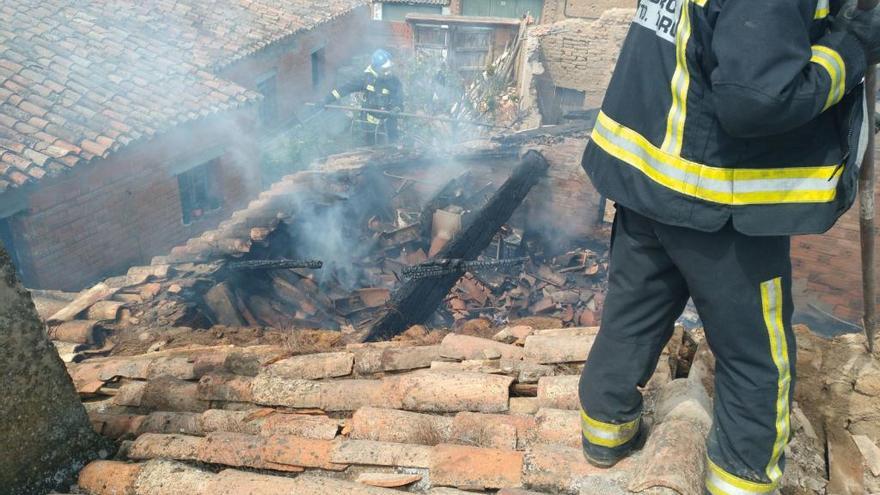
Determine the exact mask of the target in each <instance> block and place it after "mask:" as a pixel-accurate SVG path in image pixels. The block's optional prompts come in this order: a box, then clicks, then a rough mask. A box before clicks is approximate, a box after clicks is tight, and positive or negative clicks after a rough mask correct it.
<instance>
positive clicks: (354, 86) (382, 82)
mask: <svg viewBox="0 0 880 495" xmlns="http://www.w3.org/2000/svg"><path fill="white" fill-rule="evenodd" d="M371 62H372V63H371V64H370V65H369V67H367V68H366V70H364V72H363V74H361V75H360V76H358V77H357V78H355V79H353V80H351V81H348V82H347V83H345V84H343V85H341V86H339V87H338V88H336V89H334V90H333V91H331V92H330V94H329V95H327V97H326V98H324V104H330V103H335V102H336V101H338V100H339V99H341V98H343V97H345V96H348V95H350V94H351V93H364V105H363V108H364V112H362V113H361V115H360V117H359V119H358V121H357V122H355V124H356V125H358V124H359V127H360V130H362V131H363V132H364V134H365V135H366V144H367V145H368V146H369V145H373V144H376V138H377V136H379V135H381V134H385V135H386V136H387V138H388V142H389V143H394V142H396V141H397V139H398V137H399V134H398V130H397V118H396V117H394V116H388V115H385V114H379V113H371V112H370V111H369V110H370V109H374V110H385V111H390V112H400V111H402V110H403V87H402V85H401V83H400V79H398V78H397V76H395V75H394V73H393V67H394V64H393V62H392V61H391V54H390V53H388V52H387V51H385V50H376V51H375V52H374V53H373V57H372V61H371Z"/></svg>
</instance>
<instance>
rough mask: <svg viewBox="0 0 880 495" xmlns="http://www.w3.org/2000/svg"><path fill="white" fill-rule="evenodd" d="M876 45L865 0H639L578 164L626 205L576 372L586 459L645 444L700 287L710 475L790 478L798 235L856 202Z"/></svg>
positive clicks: (599, 460) (745, 484)
mask: <svg viewBox="0 0 880 495" xmlns="http://www.w3.org/2000/svg"><path fill="white" fill-rule="evenodd" d="M878 60H880V10H878V9H874V10H872V11H867V12H862V11H857V10H856V8H855V1H854V0H853V1H852V2H851V3H847V4H845V5H838V4H836V2H835V0H831V1H830V2H829V0H677V1H676V0H641V1H640V2H639V5H638V9H637V12H636V16H635V19H634V21H633V24H632V26H631V27H630V30H629V33H628V35H627V38H626V40H625V42H624V45H623V48H622V51H621V53H620V58H619V60H618V62H617V67H616V69H615V72H614V76H613V78H612V81H611V84H610V86H609V88H608V92H607V94H606V97H605V101H604V103H603V105H602V111H601V112H600V114H599V116H598V119H597V122H596V125H595V128H594V130H593V133H592V138H591V140H590V143H589V145H588V146H587V149H586V151H585V152H584V157H583V162H582V164H583V167H584V169H585V170H586V172H587V174H588V175H589V176H590V178H591V180H592V182H593V184H594V185H595V187H596V188H597V189H598V190H599V192H600V193H602V194H603V195H604V196H606V197H608V198H610V199H611V200H613V201H614V202H616V204H617V215H616V218H615V221H614V229H613V234H612V244H611V246H612V247H611V270H610V274H609V289H608V295H607V298H606V305H605V309H604V315H603V319H602V326H601V329H600V331H599V334H598V336H597V338H596V341H595V344H594V346H593V347H592V350H591V352H590V356H589V358H588V362H587V365H586V367H585V369H584V372H583V375H582V377H581V381H580V388H579V393H580V400H581V409H582V411H581V420H582V421H581V423H582V430H583V431H582V433H583V436H582V441H583V447H584V455H585V457H586V458H587V460H588V461H590V462H591V463H593V464H596V465H599V466H604V467H607V466H611V465H613V464H614V463H616V462H617V461H619V460H620V459H621V458H623V457H624V456H626V455H627V454H629V453H630V452H631V451H632V449H633V448H634V447H635V446H636V445H637V444H638V443H639V440H640V437H641V436H642V435H643V432H644V430H643V429H642V428H641V427H640V423H641V421H640V417H641V410H642V396H641V394H640V393H639V390H638V388H637V387H639V386H641V385H644V384H645V383H646V382H647V381H648V379H649V378H650V377H651V375H652V373H653V371H654V369H655V367H656V365H657V362H658V359H659V356H660V353H661V350H662V349H663V347H664V346H665V345H666V343H667V341H668V340H669V338H670V336H671V335H672V331H673V324H674V322H675V320H676V319H677V317H678V316H679V315H680V314H681V312H682V310H683V308H684V306H685V304H686V302H687V300H688V297H692V298H693V300H694V302H695V304H696V306H697V309H698V311H699V313H700V316H701V318H702V320H703V323H704V325H705V330H706V338H707V340H708V344H709V346H710V348H711V350H712V352H713V353H714V354H715V356H716V358H717V373H716V382H715V406H714V408H713V427H712V428H711V432H710V434H709V439H708V444H707V447H708V461H707V469H706V491H707V493H712V494H714V495H734V494H735V495H750V494H764V493H771V492H773V491H774V490H775V489H776V487H777V485H778V483H779V480H780V478H781V476H782V472H783V469H784V451H785V446H786V444H787V442H788V440H789V437H790V435H791V424H790V421H789V414H790V409H789V407H790V406H789V405H790V403H791V397H792V391H793V387H794V380H795V376H794V371H795V370H794V364H795V349H796V345H795V341H794V335H793V333H792V329H791V315H792V296H791V261H790V255H789V236H791V235H795V234H809V233H820V232H824V231H826V230H828V229H829V228H830V227H831V226H832V225H833V224H834V222H835V221H836V220H837V218H838V217H840V215H841V214H843V213H844V212H845V211H846V210H847V209H848V208H849V207H850V206H851V205H852V203H853V201H854V197H855V193H856V183H857V176H858V169H859V164H860V163H861V159H862V156H863V153H864V148H865V141H866V138H867V133H868V126H867V124H868V122H870V119H869V118H866V116H865V114H864V105H863V103H864V98H865V94H864V85H863V84H862V82H863V79H864V75H865V70H866V66H867V64H869V63H874V62H877V61H878ZM869 96H870V97H871V98H873V97H874V95H869Z"/></svg>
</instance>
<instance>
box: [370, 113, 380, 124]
mask: <svg viewBox="0 0 880 495" xmlns="http://www.w3.org/2000/svg"><path fill="white" fill-rule="evenodd" d="M367 122H369V123H371V124H378V123H380V122H382V121H381V120H379V119H378V118H377V117H373V116H372V115H370V114H367Z"/></svg>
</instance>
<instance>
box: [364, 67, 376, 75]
mask: <svg viewBox="0 0 880 495" xmlns="http://www.w3.org/2000/svg"><path fill="white" fill-rule="evenodd" d="M364 72H366V73H367V74H372V75H374V76H376V77H379V74H376V71H375V70H373V66H372V65H368V66H367V69H366V70H365V71H364Z"/></svg>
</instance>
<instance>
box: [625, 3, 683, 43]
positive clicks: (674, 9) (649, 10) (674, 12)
mask: <svg viewBox="0 0 880 495" xmlns="http://www.w3.org/2000/svg"><path fill="white" fill-rule="evenodd" d="M682 3H683V2H682V1H680V0H639V6H638V8H637V9H636V18H635V20H634V22H635V23H636V24H639V25H641V26H644V27H646V28H648V29H650V30H651V31H654V33H655V34H656V35H657V36H659V37H660V38H662V39H664V40H666V41H668V42H670V43H675V31H676V29H677V28H678V15H679V13H680V12H681V4H682Z"/></svg>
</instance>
